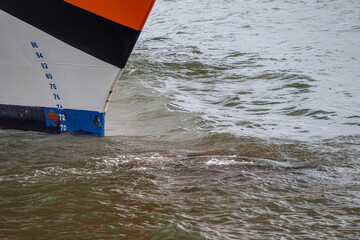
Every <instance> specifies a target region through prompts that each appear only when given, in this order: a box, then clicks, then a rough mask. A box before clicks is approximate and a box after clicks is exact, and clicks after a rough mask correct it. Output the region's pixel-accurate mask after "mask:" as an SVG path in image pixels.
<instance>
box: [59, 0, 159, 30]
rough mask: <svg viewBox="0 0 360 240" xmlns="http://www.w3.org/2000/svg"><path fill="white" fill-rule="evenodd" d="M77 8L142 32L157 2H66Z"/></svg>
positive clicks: (76, 0)
mask: <svg viewBox="0 0 360 240" xmlns="http://www.w3.org/2000/svg"><path fill="white" fill-rule="evenodd" d="M64 1H65V2H68V3H71V4H73V5H75V6H77V7H80V8H82V9H85V10H87V11H89V12H92V13H95V14H97V15H99V16H102V17H104V18H107V19H109V20H111V21H114V22H117V23H119V24H121V25H124V26H127V27H130V28H133V29H135V30H139V31H141V30H142V29H143V27H144V25H145V22H146V19H147V17H148V16H149V13H150V11H151V8H152V7H153V5H154V3H155V0H64Z"/></svg>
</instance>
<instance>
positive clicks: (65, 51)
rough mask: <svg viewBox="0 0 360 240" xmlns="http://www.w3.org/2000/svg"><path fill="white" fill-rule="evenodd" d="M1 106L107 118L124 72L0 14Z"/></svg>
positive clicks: (13, 18) (5, 14) (1, 12)
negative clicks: (70, 111)
mask: <svg viewBox="0 0 360 240" xmlns="http://www.w3.org/2000/svg"><path fill="white" fill-rule="evenodd" d="M0 42H1V44H0V103H1V104H5V105H19V106H34V107H46V108H57V109H73V110H86V111H95V112H99V113H104V112H105V111H106V105H107V101H108V100H109V97H110V95H111V91H112V89H113V88H114V87H115V84H116V82H117V80H118V78H119V75H120V69H119V68H117V67H115V66H113V65H110V64H108V63H106V62H104V61H102V60H99V59H97V58H95V57H93V56H91V55H89V54H87V53H84V52H82V51H80V50H78V49H76V48H74V47H71V46H70V45H68V44H66V43H64V42H62V41H60V40H58V39H57V38H55V37H52V36H50V35H49V34H47V33H45V32H43V31H41V30H39V29H37V28H35V27H33V26H31V25H29V24H27V23H25V22H23V21H21V20H19V19H17V18H15V17H13V16H12V15H9V14H7V13H5V12H4V11H2V10H0Z"/></svg>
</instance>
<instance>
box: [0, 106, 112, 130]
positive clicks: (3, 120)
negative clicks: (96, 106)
mask: <svg viewBox="0 0 360 240" xmlns="http://www.w3.org/2000/svg"><path fill="white" fill-rule="evenodd" d="M0 126H2V127H5V128H15V129H23V130H33V131H42V132H53V133H89V134H98V135H100V136H104V133H105V131H104V130H105V114H104V113H100V112H95V111H86V110H74V109H59V108H47V107H27V106H16V105H2V104H0Z"/></svg>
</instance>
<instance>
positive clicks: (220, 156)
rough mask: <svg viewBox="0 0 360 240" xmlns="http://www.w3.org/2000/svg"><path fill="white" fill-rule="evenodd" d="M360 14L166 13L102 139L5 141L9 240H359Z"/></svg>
mask: <svg viewBox="0 0 360 240" xmlns="http://www.w3.org/2000/svg"><path fill="white" fill-rule="evenodd" d="M359 40H360V2H358V1H357V0H348V1H341V0H332V1H330V0H329V1H321V0H307V1H291V0H222V1H215V0H208V1H205V0H200V1H196V2H194V1H189V0H183V1H179V0H158V1H157V3H156V4H155V6H154V9H153V11H152V13H151V15H150V17H149V20H148V22H147V25H146V27H145V28H144V30H143V32H142V35H141V36H140V38H139V41H138V43H137V45H136V47H135V49H134V51H133V54H132V55H131V57H130V59H129V62H128V64H127V66H126V70H125V72H124V73H123V75H122V77H121V80H120V81H119V84H118V86H117V88H116V91H115V93H114V96H113V98H112V102H111V104H110V107H109V110H108V113H107V117H106V118H107V119H106V121H107V122H106V124H107V126H106V133H107V136H106V137H96V136H73V135H49V134H43V133H35V132H22V131H17V130H0V239H153V240H160V239H179V240H180V239H216V240H217V239H219V240H220V239H221V240H222V239H224V240H225V239H226V240H227V239H359V238H360V132H359V129H360V128H359V127H360V70H359V69H360V68H359V66H360V41H359Z"/></svg>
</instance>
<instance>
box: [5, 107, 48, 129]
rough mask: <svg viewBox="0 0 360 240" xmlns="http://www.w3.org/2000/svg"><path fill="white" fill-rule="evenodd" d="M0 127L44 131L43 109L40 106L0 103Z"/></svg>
mask: <svg viewBox="0 0 360 240" xmlns="http://www.w3.org/2000/svg"><path fill="white" fill-rule="evenodd" d="M0 127H2V128H13V129H22V130H34V131H46V121H45V115H44V110H43V108H42V107H26V106H14V105H3V104H0Z"/></svg>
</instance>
